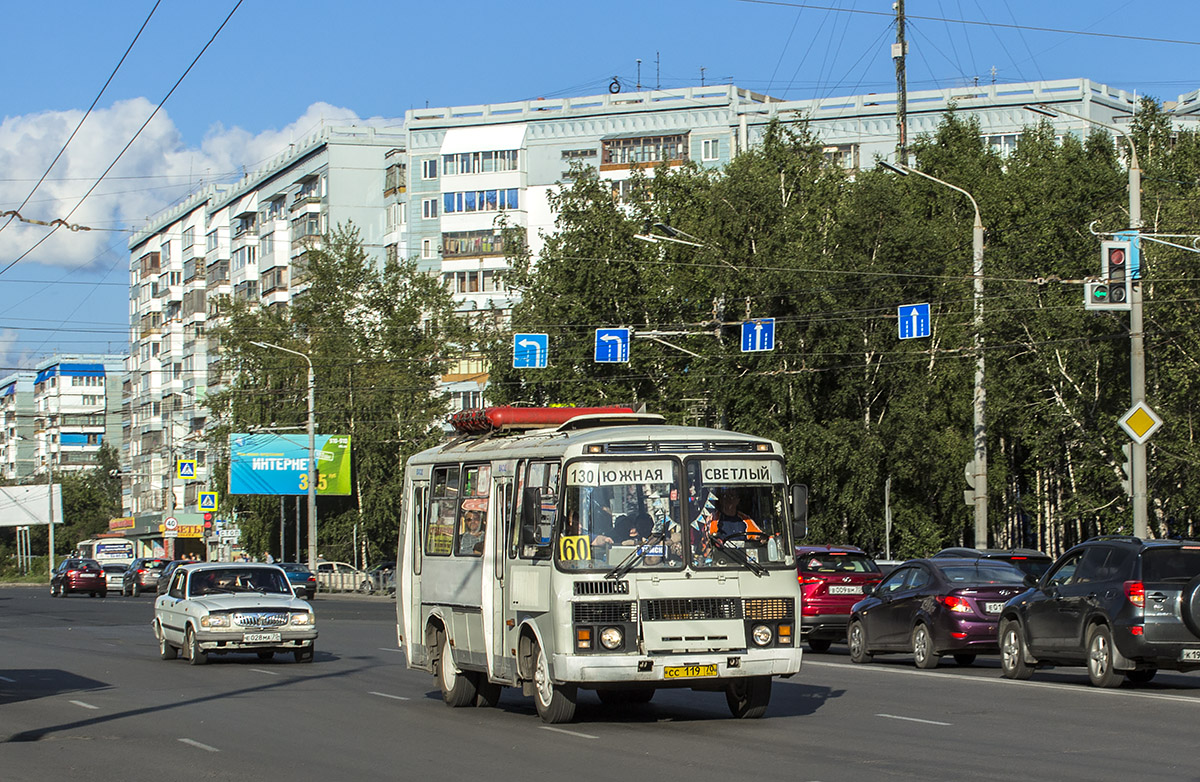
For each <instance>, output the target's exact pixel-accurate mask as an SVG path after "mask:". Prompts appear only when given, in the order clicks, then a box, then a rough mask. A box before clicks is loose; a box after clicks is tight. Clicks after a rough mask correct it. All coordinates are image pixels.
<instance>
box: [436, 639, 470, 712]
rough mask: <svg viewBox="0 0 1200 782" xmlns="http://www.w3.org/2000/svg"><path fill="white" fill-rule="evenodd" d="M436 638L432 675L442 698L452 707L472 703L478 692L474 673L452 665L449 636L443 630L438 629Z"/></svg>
mask: <svg viewBox="0 0 1200 782" xmlns="http://www.w3.org/2000/svg"><path fill="white" fill-rule="evenodd" d="M437 640H438V645H437V648H438V656H437V658H436V659H435V660H434V661H433V675H434V676H436V677H437V680H438V686H439V687H441V688H442V700H443V701H445V702H446V705H447V706H450V707H452V708H459V707H462V706H471V705H473V704H474V703H475V696H476V695H477V694H478V691H477V688H476V684H475V682H476V679H475V674H473V673H470V672H469V671H459V670H458V669H457V668H455V667H454V658H453V657H452V656H451V654H450V637H449V636H448V635H446V633H445V632H443V631H441V630H439V631H438V634H437Z"/></svg>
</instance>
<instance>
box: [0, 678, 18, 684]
mask: <svg viewBox="0 0 1200 782" xmlns="http://www.w3.org/2000/svg"><path fill="white" fill-rule="evenodd" d="M0 682H8V683H9V684H16V683H17V680H16V679H10V678H8V677H7V676H0Z"/></svg>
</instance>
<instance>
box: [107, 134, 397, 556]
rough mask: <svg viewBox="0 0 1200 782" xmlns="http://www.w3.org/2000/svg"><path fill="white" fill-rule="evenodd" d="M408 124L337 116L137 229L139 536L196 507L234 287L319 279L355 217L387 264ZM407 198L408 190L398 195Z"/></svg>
mask: <svg viewBox="0 0 1200 782" xmlns="http://www.w3.org/2000/svg"><path fill="white" fill-rule="evenodd" d="M403 145H404V136H403V134H402V133H398V132H389V131H385V130H378V129H375V128H369V127H362V128H360V127H323V128H321V129H320V130H318V131H317V132H316V133H314V134H313V135H311V136H310V137H308V138H306V139H304V140H303V141H301V142H299V143H295V144H291V145H289V146H288V148H287V149H286V150H281V152H280V154H279V155H278V156H276V157H275V158H273V159H271V160H270V161H268V162H267V163H266V164H265V165H264V166H263V167H262V168H261V169H259V170H258V171H255V172H253V173H250V174H247V175H246V176H245V177H243V178H242V179H241V180H240V181H239V182H236V183H233V184H227V185H220V186H212V187H209V188H207V189H206V190H204V191H202V192H199V193H196V194H194V195H193V196H191V197H190V198H188V199H187V200H186V201H184V202H183V203H182V204H179V205H178V206H176V207H174V208H172V209H169V210H167V211H165V212H163V213H160V214H159V215H156V216H155V217H154V218H152V219H151V220H150V222H149V223H148V224H147V225H146V226H145V227H144V228H143V229H142V230H141V231H139V232H138V233H136V234H135V235H134V236H133V237H132V239H131V240H130V243H129V247H130V307H129V317H130V335H129V336H130V355H129V356H128V358H127V359H126V383H125V388H124V397H123V398H124V405H125V416H124V423H125V426H126V428H127V432H126V434H127V436H126V443H127V446H126V449H125V451H124V452H123V454H122V473H123V501H122V505H123V506H124V514H125V515H126V516H132V517H134V519H135V525H136V526H135V528H134V531H133V533H132V534H135V535H139V534H145V533H148V532H154V531H156V530H157V525H158V523H159V522H160V521H161V519H162V518H163V517H164V516H165V515H169V514H170V513H171V512H173V511H180V512H182V511H184V510H185V509H187V510H192V511H194V510H196V503H197V499H198V496H197V495H198V493H199V491H201V490H204V489H206V485H207V481H208V478H209V457H208V454H207V452H206V449H205V446H204V442H203V439H202V438H203V434H204V431H205V427H206V426H208V424H209V422H210V416H211V414H212V411H210V410H208V409H207V408H206V407H205V405H204V400H205V398H206V396H207V395H208V394H209V393H210V392H212V391H214V390H216V389H218V388H220V386H221V384H222V382H223V373H222V367H221V364H220V356H219V351H218V346H217V345H216V344H215V343H214V342H213V341H212V339H211V338H210V337H209V336H208V332H209V330H210V329H211V328H212V326H213V323H214V318H215V317H216V312H215V309H214V304H215V301H216V300H217V299H218V298H219V297H222V296H231V297H233V298H235V299H240V300H248V301H254V302H258V303H259V304H261V305H262V306H264V307H286V306H287V305H288V304H289V302H291V301H292V300H293V298H294V297H296V296H297V295H301V294H303V292H304V291H305V290H306V288H307V283H306V281H305V276H304V272H305V266H306V261H305V258H306V254H307V253H308V252H310V251H311V250H313V249H315V248H318V247H319V246H320V241H321V237H322V235H324V234H325V233H326V232H327V231H329V230H330V229H331V228H332V227H335V226H337V225H341V224H346V223H349V222H353V223H354V225H356V226H357V227H358V228H359V230H360V233H361V239H362V242H363V245H364V249H365V250H366V252H367V254H368V255H369V256H371V257H373V258H375V260H376V262H379V263H382V261H383V258H384V254H385V250H384V245H385V242H384V235H385V232H388V234H389V236H390V237H391V240H392V241H393V242H396V241H399V240H400V239H401V237H402V232H397V230H396V227H395V226H388V225H385V223H386V221H387V217H388V215H389V213H390V212H389V210H388V209H387V208H385V197H384V192H385V181H384V178H385V171H386V169H387V164H386V161H387V160H389V159H392V158H395V157H396V156H397V155H398V154H400V153H401V152H402V150H403ZM393 201H394V199H393ZM179 459H189V460H195V462H196V475H195V479H194V480H192V481H182V480H175V479H174V478H173V477H172V473H173V471H174V469H175V464H176V462H177V461H178V460H179Z"/></svg>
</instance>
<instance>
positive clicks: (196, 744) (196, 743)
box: [180, 739, 221, 752]
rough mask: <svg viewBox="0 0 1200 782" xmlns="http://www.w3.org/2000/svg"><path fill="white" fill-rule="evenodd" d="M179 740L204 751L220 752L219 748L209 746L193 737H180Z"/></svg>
mask: <svg viewBox="0 0 1200 782" xmlns="http://www.w3.org/2000/svg"><path fill="white" fill-rule="evenodd" d="M180 741H181V742H183V743H184V744H187V745H188V746H190V747H195V748H196V749H202V750H204V751H205V752H220V751H221V750H219V749H217V748H216V747H210V746H208V745H207V744H201V743H200V742H199V741H196V740H195V739H180Z"/></svg>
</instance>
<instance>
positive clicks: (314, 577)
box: [308, 576, 317, 581]
mask: <svg viewBox="0 0 1200 782" xmlns="http://www.w3.org/2000/svg"><path fill="white" fill-rule="evenodd" d="M308 580H309V581H316V580H317V577H316V576H309V577H308Z"/></svg>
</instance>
